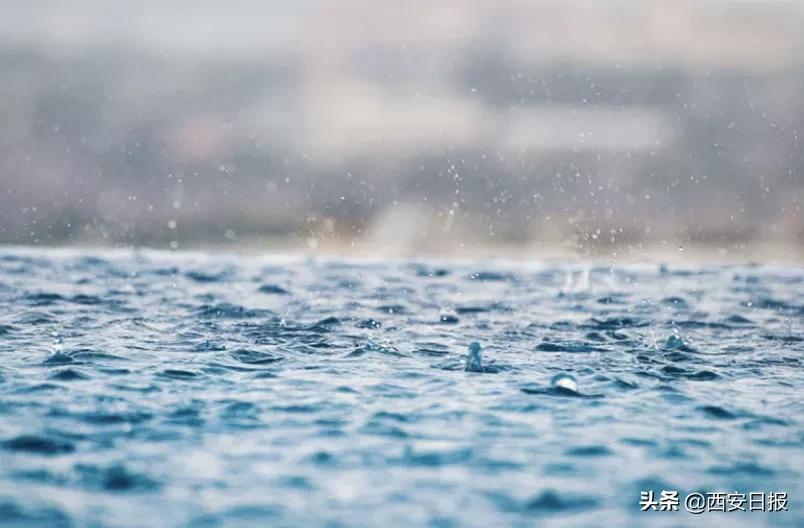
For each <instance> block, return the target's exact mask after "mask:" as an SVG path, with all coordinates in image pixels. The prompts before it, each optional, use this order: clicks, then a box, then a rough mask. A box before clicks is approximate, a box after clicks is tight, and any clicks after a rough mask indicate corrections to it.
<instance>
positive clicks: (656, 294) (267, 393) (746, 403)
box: [0, 249, 804, 527]
mask: <svg viewBox="0 0 804 528" xmlns="http://www.w3.org/2000/svg"><path fill="white" fill-rule="evenodd" d="M472 341H477V342H478V343H480V345H481V346H482V361H483V368H482V369H481V371H479V372H467V371H465V370H464V367H465V365H464V355H465V353H466V348H467V346H468V345H469V343H470V342H472ZM802 352H804V270H803V269H802V268H795V267H773V266H694V265H687V266H684V265H678V264H669V265H666V266H662V265H658V264H649V265H638V266H637V265H632V266H613V267H611V266H607V265H593V264H586V265H584V264H582V263H569V264H536V263H510V262H509V263H506V262H498V263H493V262H485V261H478V262H474V263H472V262H466V263H460V264H444V263H432V262H430V263H425V262H418V263H417V262H399V261H393V262H349V261H337V260H324V259H305V258H271V259H269V258H260V257H253V256H236V255H231V256H203V255H192V254H170V253H158V252H150V253H131V252H105V253H101V252H99V253H94V254H90V255H87V254H81V253H70V252H65V251H55V250H39V251H34V250H20V249H5V250H0V524H2V525H9V526H18V525H19V526H187V525H190V526H219V525H223V526H405V527H408V526H434V527H435V526H438V527H446V526H509V525H511V526H534V525H544V524H548V525H550V526H554V525H558V526H564V525H566V526H644V525H646V524H650V525H664V526H684V525H693V524H694V525H696V526H701V525H704V526H720V525H723V524H724V523H728V524H729V525H734V526H757V525H778V526H801V525H804V509H802V506H801V501H802V498H804V495H802V491H804V478H803V476H804V456H802V442H803V441H804V401H802V400H803V399H802V390H801V387H802V384H804V370H803V369H802ZM559 374H566V375H567V376H571V378H566V377H559V378H557V380H558V381H554V383H553V384H552V385H551V380H552V379H554V377H556V376H557V375H559ZM573 378H574V382H575V385H574V386H573V384H572V380H573ZM663 489H666V490H679V491H680V492H681V493H682V495H681V496H682V498H683V497H684V493H687V492H690V491H703V492H706V491H728V492H732V491H737V492H744V493H748V492H752V491H763V492H770V491H781V492H787V493H788V496H789V498H790V499H789V500H790V503H789V509H790V511H789V512H775V513H764V514H763V513H757V512H753V513H748V512H746V513H728V514H722V513H707V514H703V515H698V516H693V515H691V514H689V513H687V512H685V511H683V506H682V511H680V512H673V513H667V512H664V513H663V512H644V513H643V512H640V508H639V506H638V502H639V498H640V491H642V490H655V491H656V493H657V495H658V493H659V491H660V490H663Z"/></svg>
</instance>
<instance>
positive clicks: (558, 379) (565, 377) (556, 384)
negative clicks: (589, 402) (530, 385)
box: [550, 373, 578, 392]
mask: <svg viewBox="0 0 804 528" xmlns="http://www.w3.org/2000/svg"><path fill="white" fill-rule="evenodd" d="M550 387H552V388H554V389H564V390H569V391H572V392H578V382H577V381H575V378H573V377H572V376H570V375H569V374H563V373H562V374H556V375H555V376H553V377H552V378H551V379H550Z"/></svg>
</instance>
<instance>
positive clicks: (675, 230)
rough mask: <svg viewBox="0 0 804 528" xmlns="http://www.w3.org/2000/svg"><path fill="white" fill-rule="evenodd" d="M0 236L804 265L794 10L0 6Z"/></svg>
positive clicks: (509, 5) (50, 2) (658, 5)
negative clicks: (658, 256)
mask: <svg viewBox="0 0 804 528" xmlns="http://www.w3.org/2000/svg"><path fill="white" fill-rule="evenodd" d="M0 12H1V13H2V15H1V16H0V242H2V243H8V244H36V245H92V246H95V245H104V246H117V245H124V246H130V245H134V246H150V247H164V248H173V249H197V248H219V247H233V248H255V249H257V250H259V251H288V250H292V251H296V250H300V251H314V252H327V251H330V252H342V253H350V254H351V253H355V254H368V255H386V254H394V255H411V254H436V255H455V254H457V255H461V254H475V253H484V252H485V253H493V254H496V255H506V254H508V255H528V256H529V255H552V254H574V255H636V256H639V255H644V254H649V253H651V252H662V251H664V252H682V251H685V250H687V248H689V251H693V250H695V249H699V250H700V249H703V250H706V251H709V252H711V253H713V254H714V255H716V256H720V257H724V256H725V257H736V258H743V257H751V258H770V257H775V256H780V257H784V258H791V259H794V260H797V261H801V260H804V219H803V218H802V211H801V209H802V201H804V174H802V166H803V165H804V149H802V135H804V37H802V28H803V27H804V2H803V1H800V0H796V1H783V0H768V1H762V2H760V1H752V0H742V1H737V0H732V1H723V0H699V1H691V0H675V1H673V2H668V1H666V0H641V1H638V0H633V1H619V0H560V1H545V2H537V1H532V2H525V1H502V0H493V1H485V0H447V1H442V2H424V1H407V2H377V1H373V0H350V1H339V2H323V1H317V0H287V1H273V2H264V1H260V0H237V1H227V2H209V1H199V0H192V1H191V0H172V1H166V0H163V1H147V2H133V1H121V0H71V1H60V0H39V1H36V2H31V1H28V0H0Z"/></svg>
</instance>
